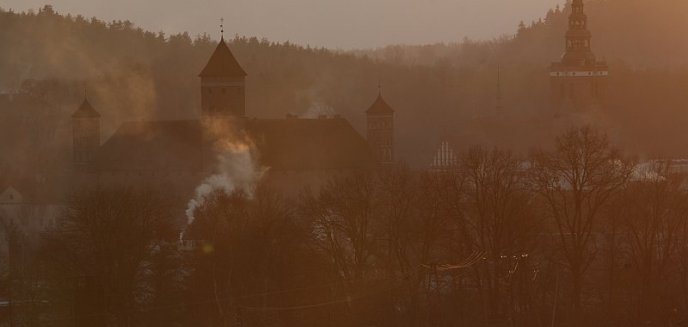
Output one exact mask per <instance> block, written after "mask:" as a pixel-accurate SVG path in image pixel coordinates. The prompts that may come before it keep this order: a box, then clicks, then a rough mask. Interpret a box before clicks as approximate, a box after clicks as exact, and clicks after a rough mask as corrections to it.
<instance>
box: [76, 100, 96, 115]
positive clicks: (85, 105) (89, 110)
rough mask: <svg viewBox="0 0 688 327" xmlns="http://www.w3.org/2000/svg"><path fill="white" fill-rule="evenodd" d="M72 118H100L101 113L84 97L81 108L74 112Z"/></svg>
mask: <svg viewBox="0 0 688 327" xmlns="http://www.w3.org/2000/svg"><path fill="white" fill-rule="evenodd" d="M72 118H100V114H99V113H98V111H96V110H95V109H93V106H91V103H90V102H88V99H87V98H84V102H82V103H81V106H79V109H77V110H76V111H75V112H74V114H72Z"/></svg>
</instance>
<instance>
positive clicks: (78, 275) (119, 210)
mask: <svg viewBox="0 0 688 327" xmlns="http://www.w3.org/2000/svg"><path fill="white" fill-rule="evenodd" d="M168 208H169V206H168V205H166V204H165V202H164V201H163V200H162V199H160V198H157V197H156V196H154V195H151V193H144V192H135V191H131V190H127V189H122V190H104V189H98V190H92V191H90V192H88V193H83V194H78V195H75V196H74V197H73V198H72V199H71V200H70V202H69V206H68V208H67V209H66V210H65V212H64V214H63V217H62V218H61V224H60V226H59V227H58V228H57V230H55V231H53V232H51V233H50V234H48V235H47V236H46V243H45V247H44V253H45V254H46V257H47V259H48V260H49V263H50V264H51V266H50V267H51V269H53V270H52V271H53V273H54V275H55V276H62V277H63V278H64V279H66V280H69V281H73V283H72V282H70V283H68V284H71V285H70V287H69V288H71V289H68V290H63V291H65V293H67V294H72V299H71V301H72V302H74V307H73V312H72V315H74V318H73V319H74V321H76V323H77V324H78V325H83V326H93V325H100V326H120V325H128V324H133V323H134V322H135V321H137V313H138V312H139V311H140V310H141V309H142V308H143V307H144V306H145V302H144V301H145V299H147V298H148V295H147V294H146V292H147V290H148V289H149V287H148V286H149V285H147V282H146V280H145V276H146V273H147V269H148V268H147V267H146V266H147V263H148V262H150V259H151V255H152V253H153V252H154V248H156V247H157V246H158V245H159V244H160V243H161V242H164V241H165V240H170V239H175V238H176V236H175V235H174V232H173V229H172V226H171V225H170V215H169V212H168Z"/></svg>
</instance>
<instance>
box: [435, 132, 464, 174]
mask: <svg viewBox="0 0 688 327" xmlns="http://www.w3.org/2000/svg"><path fill="white" fill-rule="evenodd" d="M458 169H459V158H458V156H457V155H456V153H455V152H454V148H453V147H452V146H451V144H449V141H447V140H446V139H443V140H442V141H441V142H440V146H439V147H438V149H437V151H436V152H435V156H434V157H433V158H432V163H430V171H431V172H445V173H446V172H455V171H458Z"/></svg>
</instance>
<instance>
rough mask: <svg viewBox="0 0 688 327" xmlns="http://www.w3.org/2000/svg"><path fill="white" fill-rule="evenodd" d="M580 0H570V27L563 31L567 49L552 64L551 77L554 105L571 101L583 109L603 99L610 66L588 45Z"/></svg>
mask: <svg viewBox="0 0 688 327" xmlns="http://www.w3.org/2000/svg"><path fill="white" fill-rule="evenodd" d="M583 9H584V5H583V0H573V2H572V3H571V15H570V16H569V28H568V31H567V32H566V51H565V52H564V55H563V56H562V58H561V61H559V62H555V63H552V65H551V67H550V80H551V87H552V90H551V92H552V102H553V105H554V106H555V107H557V108H561V107H562V106H563V105H565V104H567V103H570V104H571V105H573V107H574V108H586V107H589V106H592V105H597V104H600V103H601V102H602V100H603V99H604V95H605V88H606V81H607V76H608V75H609V69H608V66H607V64H606V63H605V62H603V61H599V60H597V58H596V57H595V54H593V52H592V50H591V46H590V39H591V38H592V34H591V33H590V31H589V30H588V17H587V15H586V14H585V11H584V10H583Z"/></svg>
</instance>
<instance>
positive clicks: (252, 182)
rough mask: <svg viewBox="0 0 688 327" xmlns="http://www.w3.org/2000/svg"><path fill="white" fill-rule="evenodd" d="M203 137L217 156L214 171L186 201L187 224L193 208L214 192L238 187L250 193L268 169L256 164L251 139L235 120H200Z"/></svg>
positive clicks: (228, 190)
mask: <svg viewBox="0 0 688 327" xmlns="http://www.w3.org/2000/svg"><path fill="white" fill-rule="evenodd" d="M203 128H204V133H205V137H206V139H207V140H209V141H210V142H211V143H212V149H213V151H214V153H215V156H216V160H217V162H216V166H215V169H214V172H213V175H211V176H210V177H208V178H206V179H205V180H204V181H203V183H201V185H199V186H198V187H196V192H195V196H194V198H193V199H191V200H190V201H189V203H188V205H187V209H186V217H187V223H188V225H191V224H192V223H193V221H194V218H195V216H194V214H195V212H196V210H197V209H198V208H199V207H201V206H203V205H204V204H205V203H206V201H207V199H208V197H209V196H210V195H211V194H213V193H214V192H223V193H225V194H228V195H229V194H231V193H232V192H234V191H237V190H241V191H243V192H245V193H246V194H248V196H249V197H251V196H253V192H254V190H255V186H256V184H257V183H258V181H259V180H260V179H261V178H262V176H263V175H264V174H265V172H266V171H267V168H265V167H261V166H259V164H258V162H257V160H256V157H257V151H256V147H255V144H254V143H253V141H252V140H251V139H250V137H248V135H246V133H245V132H244V131H243V130H242V129H241V128H238V127H237V124H235V123H234V122H232V121H230V120H227V119H206V120H204V121H203Z"/></svg>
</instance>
